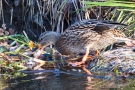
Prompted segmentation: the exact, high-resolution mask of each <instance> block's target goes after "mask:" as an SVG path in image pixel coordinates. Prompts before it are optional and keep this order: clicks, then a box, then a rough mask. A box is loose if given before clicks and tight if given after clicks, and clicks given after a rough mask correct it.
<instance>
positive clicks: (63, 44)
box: [39, 20, 130, 65]
mask: <svg viewBox="0 0 135 90" xmlns="http://www.w3.org/2000/svg"><path fill="white" fill-rule="evenodd" d="M117 25H124V24H120V23H115V22H111V21H99V20H84V21H80V22H77V23H75V24H73V25H71V26H70V27H69V28H67V29H66V30H65V31H64V33H62V34H59V33H56V32H53V31H50V32H49V31H47V32H44V33H42V34H41V35H40V37H39V44H40V45H41V46H43V47H44V48H45V47H46V46H48V45H50V44H54V45H55V47H56V49H57V50H58V51H59V52H60V53H61V54H63V55H72V54H79V53H85V55H84V56H83V58H82V61H81V62H77V64H78V65H79V64H82V63H85V61H86V58H87V56H88V54H89V52H90V51H93V50H100V49H103V48H105V47H107V46H108V45H110V44H113V43H115V42H123V41H130V39H127V37H126V35H125V34H124V33H123V32H122V31H119V30H115V29H114V28H115V27H116V26H117ZM126 43H127V42H126Z"/></svg>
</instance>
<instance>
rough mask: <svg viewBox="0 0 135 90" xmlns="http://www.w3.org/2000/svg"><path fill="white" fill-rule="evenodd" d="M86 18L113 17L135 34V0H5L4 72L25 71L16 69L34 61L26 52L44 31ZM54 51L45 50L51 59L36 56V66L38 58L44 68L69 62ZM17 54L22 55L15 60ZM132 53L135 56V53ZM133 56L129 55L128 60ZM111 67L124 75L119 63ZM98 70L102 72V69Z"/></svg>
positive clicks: (0, 6) (0, 69)
mask: <svg viewBox="0 0 135 90" xmlns="http://www.w3.org/2000/svg"><path fill="white" fill-rule="evenodd" d="M83 19H99V20H112V21H116V22H120V23H124V24H127V25H128V26H126V27H125V28H122V27H120V26H119V27H118V29H120V30H122V31H123V32H125V33H126V35H127V36H128V37H130V38H133V39H134V38H135V36H134V30H135V3H134V0H106V1H104V0H1V1H0V24H1V25H2V26H1V28H0V41H1V42H0V56H1V60H0V73H1V74H0V76H1V75H3V74H4V75H7V76H8V77H10V78H15V77H17V76H20V75H22V74H21V73H18V72H16V71H20V70H24V69H28V67H27V63H28V62H29V61H30V62H31V58H32V57H30V55H28V54H24V53H25V52H29V51H31V50H34V49H35V48H36V49H37V47H36V45H37V43H35V42H36V40H37V38H38V37H39V34H40V33H41V32H44V31H51V30H52V31H56V32H59V33H62V32H63V31H64V30H65V29H66V28H67V27H68V26H70V25H71V24H73V23H74V22H77V21H81V20H83ZM16 32H17V33H16ZM7 33H8V34H7ZM31 39H33V40H34V42H32V41H31ZM7 42H8V43H7ZM4 46H6V47H4ZM16 46H17V47H16ZM12 48H14V49H12ZM33 48H34V49H33ZM11 49H12V50H11ZM123 51H124V50H123ZM52 52H53V50H52V49H51V52H50V54H48V53H45V55H46V56H47V59H48V58H49V60H46V61H42V60H38V59H34V58H32V63H33V61H34V67H35V66H36V65H35V62H36V63H40V64H39V65H37V66H38V67H36V68H35V69H37V68H39V67H41V66H43V67H44V68H50V67H51V68H52V67H53V68H56V67H60V66H61V65H62V66H64V65H65V63H64V62H63V60H62V59H61V58H60V57H57V58H59V61H58V62H57V63H56V61H55V59H56V58H54V57H52ZM114 52H115V51H114ZM30 54H31V53H30ZM32 54H33V53H32ZM111 54H112V52H111ZM111 54H110V55H111ZM14 56H17V58H18V59H17V60H15V57H14ZM130 56H131V57H132V58H134V55H130ZM50 57H51V60H50ZM79 58H80V57H79ZM114 58H117V57H114ZM77 59H78V58H77ZM111 59H112V58H111ZM130 59H131V58H130ZM130 59H127V58H126V60H130ZM108 60H110V59H108ZM108 60H107V59H106V60H105V61H104V60H101V61H100V62H97V64H96V65H95V64H94V65H95V66H94V67H92V68H91V70H93V71H94V70H97V71H98V70H99V69H101V68H104V69H105V68H107V67H106V66H104V65H107V63H108V62H109V61H108ZM103 63H104V64H103ZM117 66H118V65H117ZM32 68H33V67H32ZM97 68H98V69H97ZM110 69H112V68H110ZM111 71H114V72H115V75H121V74H120V71H119V67H113V69H112V70H111ZM2 73H3V74H2ZM94 73H95V72H94ZM97 73H98V74H101V72H100V73H99V71H98V72H96V74H97ZM132 74H133V73H132ZM23 75H25V74H23ZM104 75H106V72H105V74H104ZM109 78H112V77H109ZM133 86H134V84H133Z"/></svg>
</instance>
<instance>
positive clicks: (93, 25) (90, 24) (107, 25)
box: [68, 19, 127, 34]
mask: <svg viewBox="0 0 135 90" xmlns="http://www.w3.org/2000/svg"><path fill="white" fill-rule="evenodd" d="M120 25H122V26H127V25H126V24H122V23H118V22H114V21H108V20H102V21H101V20H97V19H90V20H83V21H80V22H77V23H74V24H73V25H71V26H70V27H69V28H68V29H69V30H75V29H82V30H84V29H85V30H86V29H91V30H94V31H96V32H98V33H100V34H102V32H103V31H105V30H110V29H115V28H116V27H117V26H120Z"/></svg>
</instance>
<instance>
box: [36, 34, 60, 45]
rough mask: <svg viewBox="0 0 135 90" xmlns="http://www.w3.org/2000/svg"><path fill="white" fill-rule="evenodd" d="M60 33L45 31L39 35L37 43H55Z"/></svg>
mask: <svg viewBox="0 0 135 90" xmlns="http://www.w3.org/2000/svg"><path fill="white" fill-rule="evenodd" d="M60 36H61V35H60V34H59V33H57V32H53V31H46V32H44V33H42V34H41V35H40V36H39V39H38V44H39V45H40V46H45V47H46V46H48V45H52V44H53V45H55V43H56V41H57V40H58V39H59V38H60Z"/></svg>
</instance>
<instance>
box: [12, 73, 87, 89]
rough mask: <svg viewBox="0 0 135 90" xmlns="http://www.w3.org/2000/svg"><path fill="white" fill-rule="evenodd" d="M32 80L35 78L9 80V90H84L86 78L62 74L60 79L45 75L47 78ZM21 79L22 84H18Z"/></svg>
mask: <svg viewBox="0 0 135 90" xmlns="http://www.w3.org/2000/svg"><path fill="white" fill-rule="evenodd" d="M40 77H41V76H40ZM33 78H36V76H28V77H23V78H17V80H11V82H10V88H11V90H85V88H86V83H87V80H86V77H77V76H69V75H64V74H62V75H61V76H60V77H55V76H54V75H51V74H50V75H47V77H44V78H43V79H38V80H34V79H33ZM21 79H23V80H22V81H23V82H18V80H19V81H20V80H21ZM29 79H31V80H29ZM28 80H29V81H28ZM16 81H17V82H16ZM86 90H89V89H86Z"/></svg>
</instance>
